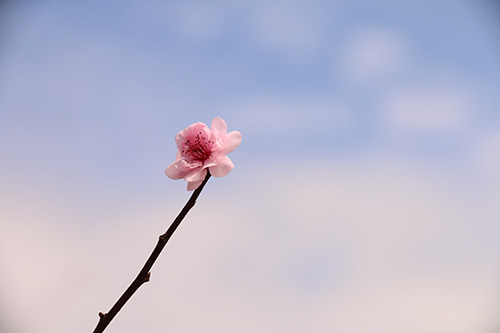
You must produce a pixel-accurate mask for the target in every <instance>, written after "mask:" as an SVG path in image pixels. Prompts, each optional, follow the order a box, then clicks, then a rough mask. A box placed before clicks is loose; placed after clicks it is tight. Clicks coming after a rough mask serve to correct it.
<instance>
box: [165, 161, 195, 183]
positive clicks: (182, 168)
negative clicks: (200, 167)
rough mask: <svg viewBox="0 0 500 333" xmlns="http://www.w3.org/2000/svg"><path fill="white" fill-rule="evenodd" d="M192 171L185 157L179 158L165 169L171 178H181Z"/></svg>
mask: <svg viewBox="0 0 500 333" xmlns="http://www.w3.org/2000/svg"><path fill="white" fill-rule="evenodd" d="M189 172H191V168H189V165H188V163H187V162H186V161H185V160H184V159H178V160H177V161H175V162H174V163H172V164H170V165H169V166H168V167H167V168H166V169H165V174H166V175H167V176H168V178H171V179H181V178H184V177H186V175H187V174H189Z"/></svg>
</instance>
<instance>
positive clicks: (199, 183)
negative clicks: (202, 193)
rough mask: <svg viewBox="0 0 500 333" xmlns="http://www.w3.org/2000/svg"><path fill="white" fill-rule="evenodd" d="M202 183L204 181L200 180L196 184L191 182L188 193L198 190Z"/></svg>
mask: <svg viewBox="0 0 500 333" xmlns="http://www.w3.org/2000/svg"><path fill="white" fill-rule="evenodd" d="M201 183H203V180H198V181H196V182H189V183H188V186H187V190H188V191H192V190H196V189H197V188H198V186H200V185H201Z"/></svg>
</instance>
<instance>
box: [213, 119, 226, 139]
mask: <svg viewBox="0 0 500 333" xmlns="http://www.w3.org/2000/svg"><path fill="white" fill-rule="evenodd" d="M210 129H211V130H212V133H214V134H215V136H216V137H218V138H224V137H225V136H226V133H227V125H226V122H225V121H224V120H222V118H219V117H215V118H214V120H212V126H210Z"/></svg>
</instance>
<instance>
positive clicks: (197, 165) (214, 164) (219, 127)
mask: <svg viewBox="0 0 500 333" xmlns="http://www.w3.org/2000/svg"><path fill="white" fill-rule="evenodd" d="M175 142H176V143H177V149H178V150H177V157H176V159H175V162H174V163H172V164H170V165H169V166H168V167H167V169H166V170H165V173H166V175H167V176H168V177H169V178H171V179H182V178H183V179H184V180H185V181H187V182H188V186H187V189H188V191H192V190H194V189H196V188H197V187H198V186H200V184H201V183H202V182H203V179H205V176H206V175H207V169H208V170H209V171H210V174H212V176H214V177H223V176H225V175H227V174H228V173H229V172H230V171H231V170H232V169H233V168H234V164H233V162H231V160H230V159H229V157H227V156H226V154H229V153H230V152H232V151H233V150H235V149H236V148H237V147H238V146H239V145H240V143H241V133H240V132H238V131H232V132H229V133H227V125H226V122H225V121H224V120H222V119H221V118H219V117H215V118H214V119H213V120H212V126H211V127H210V128H208V126H207V125H205V124H204V123H196V124H192V125H191V126H189V127H187V128H186V129H184V130H183V131H180V132H179V133H178V134H177V135H176V136H175Z"/></svg>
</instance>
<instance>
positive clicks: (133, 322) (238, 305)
mask: <svg viewBox="0 0 500 333" xmlns="http://www.w3.org/2000/svg"><path fill="white" fill-rule="evenodd" d="M252 170H253V171H254V174H253V176H252V178H249V179H247V180H245V181H242V182H241V183H238V182H236V183H234V184H233V185H234V186H233V187H231V186H228V187H227V192H226V193H220V192H213V191H211V190H210V184H208V188H207V189H206V190H205V192H204V193H203V194H202V197H201V198H200V199H199V200H198V203H197V206H196V207H195V208H194V209H193V211H192V212H190V214H189V215H188V217H187V218H186V220H185V222H184V223H183V224H182V225H181V227H180V228H179V230H178V231H177V233H176V234H175V235H174V237H173V238H172V240H171V243H169V244H168V246H167V248H166V250H165V252H164V253H163V254H162V256H160V258H159V260H158V262H157V264H156V266H155V267H154V269H153V274H152V279H151V282H149V283H148V284H146V285H145V286H143V287H142V288H141V289H140V290H139V291H138V293H137V294H136V295H135V296H134V297H133V298H132V299H131V300H130V302H129V304H127V305H126V306H125V308H124V309H123V310H122V313H120V314H119V315H118V316H117V317H116V319H115V321H114V322H113V323H112V324H111V326H110V327H109V330H110V332H113V331H119V332H136V331H138V330H145V331H150V332H156V331H161V330H164V329H165V328H168V329H170V330H172V331H180V330H184V331H199V330H200V329H202V328H203V329H209V330H215V329H217V330H218V331H219V332H234V331H238V332H255V331H263V332H267V331H287V332H304V330H306V329H307V328H309V329H314V331H315V332H320V333H321V332H325V333H326V332H331V331H332V330H336V329H337V330H339V331H342V332H349V333H351V332H352V333H358V332H359V333H365V332H377V331H387V332H400V331H401V330H406V331H407V332H421V331H426V332H431V333H434V332H435V333H448V332H449V333H451V332H453V333H466V332H471V331H474V332H478V333H483V332H484V333H486V332H488V331H487V325H489V324H491V325H493V320H495V319H496V315H495V310H496V309H498V304H496V303H495V302H496V301H495V299H494V298H493V297H492V296H491V295H494V292H495V291H496V288H497V281H498V279H497V277H498V275H499V274H500V267H499V266H498V260H497V259H498V256H497V255H495V254H494V253H497V252H498V245H497V244H498V239H494V237H491V234H492V233H491V231H492V228H494V225H492V224H491V221H494V220H498V217H499V216H495V215H494V214H498V212H496V211H493V210H491V208H492V207H490V206H488V204H485V203H484V202H487V201H488V200H487V199H488V197H487V195H488V194H487V193H484V192H480V191H479V192H476V193H471V192H464V191H460V190H457V188H459V189H460V188H461V185H460V182H459V180H457V179H454V178H450V177H449V176H448V175H446V174H443V173H441V172H440V171H439V170H429V169H423V168H420V167H419V166H417V165H412V166H410V165H407V164H398V163H396V162H394V161H392V162H385V163H383V162H380V161H377V160H373V159H371V160H366V161H360V162H356V163H353V162H351V163H346V164H345V165H339V164H338V163H336V166H335V167H333V166H331V165H330V166H329V165H323V166H315V167H314V168H311V167H310V166H295V167H290V166H289V165H287V166H276V170H274V169H273V170H271V169H265V170H264V169H259V168H252ZM284 170H286V171H284ZM278 174H279V175H280V177H279V178H276V177H271V176H270V175H278ZM304 175H307V177H305V176H304ZM213 181H214V182H215V181H217V179H214V180H213ZM457 182H458V184H457ZM19 185H20V186H22V184H19ZM229 185H230V184H229ZM3 197H4V198H9V200H7V201H4V202H7V203H9V204H6V205H5V207H2V210H1V214H2V216H1V218H2V221H6V223H3V224H2V233H1V234H0V238H1V242H0V244H1V246H2V262H1V263H2V272H15V273H16V275H15V276H13V275H6V273H2V276H1V277H2V281H3V284H2V294H3V295H7V296H6V298H4V299H5V300H4V301H3V302H8V304H9V306H10V307H9V315H10V317H9V318H11V320H12V321H13V322H15V323H18V324H19V325H23V326H24V331H25V332H30V331H34V330H36V331H37V332H41V333H44V332H51V333H59V332H61V333H62V332H68V331H72V332H88V331H90V330H91V329H92V328H93V326H94V325H95V324H96V323H97V319H98V318H97V312H98V311H105V310H106V309H107V308H109V306H111V304H112V302H114V301H115V300H116V298H117V297H118V296H119V295H120V293H121V292H122V291H123V290H124V289H125V287H126V286H127V285H128V283H129V282H130V281H131V280H132V279H133V278H134V277H135V274H136V273H137V271H138V270H139V268H140V267H141V265H142V263H143V261H144V260H145V258H146V257H147V255H148V254H149V252H150V251H151V250H152V248H153V247H154V245H155V243H156V237H157V234H158V233H159V232H162V231H163V230H164V228H165V227H166V225H167V224H168V223H169V222H170V220H171V219H172V218H173V217H174V216H175V214H176V213H177V211H178V210H179V209H180V207H177V206H180V203H181V202H182V201H181V200H180V199H179V198H176V199H173V200H172V201H169V203H165V202H152V203H150V204H149V205H145V206H142V207H139V206H137V205H135V206H134V204H130V203H124V204H123V205H122V207H121V208H120V209H119V210H117V211H115V213H114V214H113V216H112V217H111V218H109V221H106V220H105V219H103V220H102V221H98V222H97V223H98V225H99V226H100V228H95V226H93V225H92V224H90V225H89V223H93V222H94V221H89V220H88V219H87V218H85V217H84V216H82V215H79V212H78V211H71V210H68V207H65V206H64V203H63V202H62V201H61V199H60V198H59V199H57V197H51V196H46V199H45V201H44V200H42V201H39V202H38V203H37V201H36V200H35V199H34V198H35V197H36V196H24V198H21V197H16V196H13V195H12V194H11V193H8V194H7V193H4V194H3ZM182 197H186V198H187V193H184V194H183V195H182ZM17 201H18V204H17V205H13V204H10V203H13V202H17ZM21 207H31V209H30V210H25V211H23V210H22V209H20V208H21ZM89 209H92V208H91V207H90V208H89ZM478 209H481V214H477V213H478V211H477V210H478ZM98 211H99V209H96V212H94V213H95V214H96V215H97V214H98ZM44 212H45V213H44ZM132 212H133V213H132ZM478 216H479V218H478ZM484 217H488V218H484ZM68 221H70V222H68ZM67 223H71V227H70V226H69V225H66V224H67ZM65 225H66V227H64V226H65ZM72 230H79V231H78V232H77V231H72ZM96 230H99V233H98V234H95V231H96ZM23 241H25V243H22V242H23ZM21 244H22V245H23V246H22V247H21ZM20 248H23V249H24V252H20V251H19V249H20ZM48 300H50V301H48ZM47 302H49V303H50V304H48V303H47ZM54 313H55V314H57V316H55V315H54ZM27 317H29V318H30V320H29V321H25V320H24V319H25V318H27ZM55 317H57V320H56V318H55ZM21 323H22V324H21Z"/></svg>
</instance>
